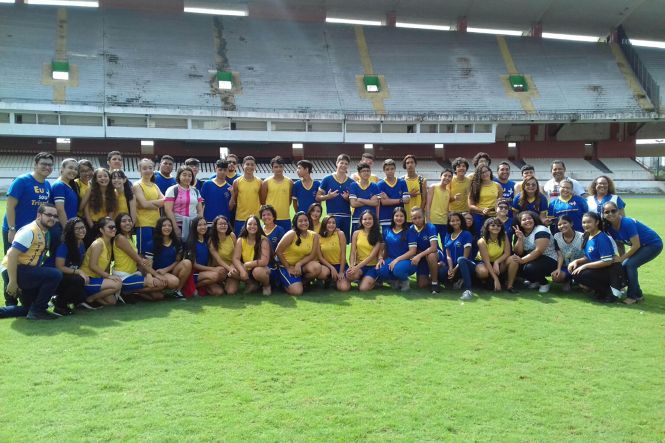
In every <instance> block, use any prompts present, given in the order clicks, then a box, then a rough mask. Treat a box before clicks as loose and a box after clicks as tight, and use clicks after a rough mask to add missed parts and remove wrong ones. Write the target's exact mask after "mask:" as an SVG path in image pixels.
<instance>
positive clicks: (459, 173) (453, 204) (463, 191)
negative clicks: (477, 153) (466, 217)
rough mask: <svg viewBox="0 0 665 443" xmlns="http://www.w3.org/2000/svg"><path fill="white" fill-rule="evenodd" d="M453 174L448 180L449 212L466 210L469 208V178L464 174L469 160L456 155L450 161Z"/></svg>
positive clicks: (467, 168)
mask: <svg viewBox="0 0 665 443" xmlns="http://www.w3.org/2000/svg"><path fill="white" fill-rule="evenodd" d="M452 167H453V172H454V176H453V178H452V179H451V180H450V185H449V187H450V206H449V207H448V210H449V211H450V212H467V211H468V210H469V190H470V189H471V178H470V177H467V176H466V171H468V170H469V162H468V161H467V159H465V158H463V157H457V158H456V159H455V160H453V162H452Z"/></svg>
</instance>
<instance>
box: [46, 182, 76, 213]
mask: <svg viewBox="0 0 665 443" xmlns="http://www.w3.org/2000/svg"><path fill="white" fill-rule="evenodd" d="M49 200H50V201H51V203H53V204H55V203H63V204H64V205H65V214H66V215H67V220H69V219H71V218H74V217H76V214H77V213H78V210H79V196H78V194H77V193H76V191H74V189H72V187H71V186H69V185H68V184H67V183H65V182H63V181H60V180H56V181H55V182H54V183H53V186H51V196H50V199H49Z"/></svg>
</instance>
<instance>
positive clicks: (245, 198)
mask: <svg viewBox="0 0 665 443" xmlns="http://www.w3.org/2000/svg"><path fill="white" fill-rule="evenodd" d="M242 168H243V175H242V176H241V177H239V178H237V179H236V180H235V181H234V182H233V192H232V193H231V202H230V203H229V208H230V209H233V208H235V211H236V221H235V224H234V226H233V232H235V234H236V235H237V236H238V235H240V231H241V230H242V228H243V226H245V222H246V221H247V219H248V218H249V216H250V215H256V216H258V215H259V208H260V207H261V198H260V193H261V184H262V182H261V179H260V178H258V177H255V176H254V171H255V170H256V159H255V158H254V157H252V156H251V155H248V156H247V157H245V158H244V159H243V160H242Z"/></svg>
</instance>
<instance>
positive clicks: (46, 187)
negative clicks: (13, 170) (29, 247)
mask: <svg viewBox="0 0 665 443" xmlns="http://www.w3.org/2000/svg"><path fill="white" fill-rule="evenodd" d="M53 161H54V160H53V154H49V153H48V152H40V153H39V154H37V155H35V157H34V169H33V171H32V173H29V174H23V175H19V176H18V177H16V178H15V179H14V181H13V182H12V183H11V184H10V185H9V190H8V191H7V206H6V211H5V218H4V220H3V223H2V240H3V243H4V250H5V254H7V251H8V250H9V247H10V246H11V244H12V242H13V241H14V236H15V235H16V231H18V230H19V229H21V228H22V227H23V226H25V225H27V224H29V223H32V222H33V221H35V219H36V218H37V209H38V208H39V207H40V206H41V205H43V204H44V203H48V201H49V197H50V195H51V184H50V183H49V182H47V181H46V178H47V177H48V176H49V175H50V174H51V171H53Z"/></svg>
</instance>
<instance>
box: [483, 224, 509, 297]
mask: <svg viewBox="0 0 665 443" xmlns="http://www.w3.org/2000/svg"><path fill="white" fill-rule="evenodd" d="M508 257H510V242H509V241H508V235H506V230H505V225H504V223H503V222H502V221H501V219H499V217H498V216H497V217H490V218H488V219H487V220H485V223H484V224H483V227H482V228H481V229H480V238H479V239H478V255H477V256H476V261H477V262H478V264H477V265H476V276H477V277H478V278H479V279H480V280H483V281H485V280H488V279H490V278H491V279H492V283H493V286H494V290H495V291H500V290H501V276H502V275H503V274H505V272H506V270H507V269H508V268H507V260H508Z"/></svg>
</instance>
